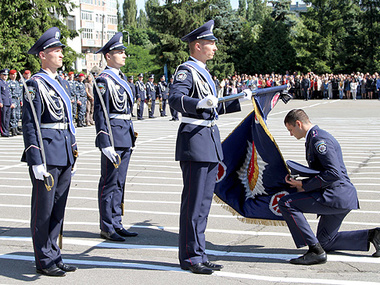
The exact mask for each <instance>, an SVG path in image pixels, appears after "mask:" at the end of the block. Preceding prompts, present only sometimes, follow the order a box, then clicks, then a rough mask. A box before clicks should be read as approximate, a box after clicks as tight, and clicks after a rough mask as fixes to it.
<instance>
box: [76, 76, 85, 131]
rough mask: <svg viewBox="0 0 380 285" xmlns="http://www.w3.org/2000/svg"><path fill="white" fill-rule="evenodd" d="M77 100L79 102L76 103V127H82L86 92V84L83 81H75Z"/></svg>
mask: <svg viewBox="0 0 380 285" xmlns="http://www.w3.org/2000/svg"><path fill="white" fill-rule="evenodd" d="M76 94H77V100H78V101H79V102H80V103H81V104H78V127H83V126H84V125H86V124H85V122H84V119H85V117H86V104H87V92H86V86H85V85H84V83H83V82H80V81H77V84H76Z"/></svg>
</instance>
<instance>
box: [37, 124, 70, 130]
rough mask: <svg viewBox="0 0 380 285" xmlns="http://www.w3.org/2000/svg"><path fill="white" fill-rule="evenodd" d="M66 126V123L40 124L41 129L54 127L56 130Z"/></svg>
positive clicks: (64, 128) (63, 128)
mask: <svg viewBox="0 0 380 285" xmlns="http://www.w3.org/2000/svg"><path fill="white" fill-rule="evenodd" d="M67 127H68V124H67V123H48V124H41V129H56V130H66V129H67Z"/></svg>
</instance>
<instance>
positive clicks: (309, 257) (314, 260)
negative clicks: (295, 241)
mask: <svg viewBox="0 0 380 285" xmlns="http://www.w3.org/2000/svg"><path fill="white" fill-rule="evenodd" d="M326 261H327V255H326V252H324V253H321V254H316V253H315V252H311V251H308V252H306V253H305V254H304V255H302V256H300V257H298V258H294V259H291V260H290V263H291V264H298V265H313V264H323V263H326Z"/></svg>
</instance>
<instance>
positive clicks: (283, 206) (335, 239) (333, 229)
mask: <svg viewBox="0 0 380 285" xmlns="http://www.w3.org/2000/svg"><path fill="white" fill-rule="evenodd" d="M314 195H315V193H314ZM320 195H322V194H320ZM278 205H279V207H280V210H281V213H282V216H283V218H284V219H285V221H286V223H287V224H288V227H289V230H290V233H291V234H292V237H293V240H294V242H295V244H296V246H297V248H300V247H303V246H306V245H312V244H316V243H318V242H319V243H320V244H321V246H322V247H323V249H324V250H325V251H333V250H353V251H368V250H369V242H368V230H358V231H344V232H338V231H339V228H340V226H341V224H342V222H343V219H344V218H345V217H346V215H347V214H348V213H349V212H350V211H351V210H348V209H337V208H332V207H329V206H326V205H323V204H322V203H320V202H318V201H317V200H316V199H315V198H314V197H312V196H311V195H310V193H308V192H297V193H292V194H289V195H286V196H284V197H282V198H281V199H280V201H279V203H278ZM303 213H314V214H317V215H319V216H320V218H319V223H318V229H317V236H315V235H314V233H313V231H312V230H311V228H310V225H309V223H308V222H307V220H306V218H305V216H304V215H303Z"/></svg>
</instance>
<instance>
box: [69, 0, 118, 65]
mask: <svg viewBox="0 0 380 285" xmlns="http://www.w3.org/2000/svg"><path fill="white" fill-rule="evenodd" d="M72 2H74V4H75V5H76V6H77V8H75V9H74V10H73V11H72V12H71V13H70V16H69V17H68V18H67V19H66V21H67V23H66V24H67V26H68V28H69V29H72V30H76V31H78V33H79V37H76V38H74V39H73V40H68V45H69V46H70V47H71V48H73V49H74V50H75V51H76V52H77V53H80V54H82V56H83V57H81V58H77V60H76V62H75V66H74V67H73V68H74V69H76V70H78V71H79V70H81V71H86V72H91V71H92V72H98V71H99V70H102V69H104V67H105V66H104V64H105V62H104V60H103V58H102V55H101V54H95V52H96V51H97V50H98V49H100V48H101V47H102V46H103V45H104V44H105V43H106V42H107V41H108V40H109V39H110V38H111V37H112V36H113V35H114V34H116V33H117V0H74V1H72Z"/></svg>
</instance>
